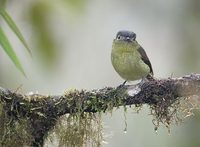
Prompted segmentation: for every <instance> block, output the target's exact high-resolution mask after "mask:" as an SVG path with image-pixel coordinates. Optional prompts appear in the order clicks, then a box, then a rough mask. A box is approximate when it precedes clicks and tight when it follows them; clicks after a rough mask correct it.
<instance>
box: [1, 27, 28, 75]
mask: <svg viewBox="0 0 200 147" xmlns="http://www.w3.org/2000/svg"><path fill="white" fill-rule="evenodd" d="M0 45H1V46H2V47H3V49H4V51H5V52H6V53H7V55H8V56H9V57H10V59H11V60H12V61H13V63H14V64H15V66H16V67H17V68H18V69H19V70H20V71H21V72H22V73H23V75H24V76H26V75H25V72H24V70H23V68H22V66H21V63H20V61H19V59H18V58H17V55H16V54H15V52H14V50H13V48H12V46H11V44H10V42H9V41H8V39H7V37H6V35H5V34H4V32H3V30H2V28H1V27H0Z"/></svg>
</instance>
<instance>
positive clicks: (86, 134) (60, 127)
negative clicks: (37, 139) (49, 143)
mask: <svg viewBox="0 0 200 147" xmlns="http://www.w3.org/2000/svg"><path fill="white" fill-rule="evenodd" d="M102 128H103V127H102V123H101V114H100V113H97V114H94V113H82V114H78V113H76V114H70V115H65V116H63V117H62V118H61V119H60V120H59V121H58V122H57V125H56V126H55V128H54V130H52V132H51V133H50V135H49V138H48V139H49V140H52V139H53V138H57V140H59V146H67V147H74V146H77V147H82V146H95V147H99V146H101V143H102V139H103V137H102Z"/></svg>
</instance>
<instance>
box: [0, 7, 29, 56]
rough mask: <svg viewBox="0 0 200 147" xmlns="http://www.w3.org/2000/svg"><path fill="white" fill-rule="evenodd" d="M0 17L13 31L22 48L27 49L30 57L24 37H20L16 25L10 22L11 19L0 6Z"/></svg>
mask: <svg viewBox="0 0 200 147" xmlns="http://www.w3.org/2000/svg"><path fill="white" fill-rule="evenodd" d="M0 15H1V16H2V17H3V18H4V20H5V21H6V23H7V24H8V25H9V26H10V28H11V29H12V30H13V32H14V33H15V34H16V36H17V37H18V38H19V40H20V41H21V42H22V44H23V45H24V47H25V48H26V49H27V51H28V52H29V54H30V55H31V56H32V53H31V50H30V48H29V46H28V44H27V43H26V41H25V39H24V37H23V36H22V34H21V32H20V31H19V29H18V27H17V25H16V24H15V22H14V21H13V20H12V18H11V17H10V16H9V14H8V13H7V12H6V11H5V10H4V8H3V7H1V6H0Z"/></svg>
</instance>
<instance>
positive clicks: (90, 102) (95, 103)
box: [0, 74, 200, 146]
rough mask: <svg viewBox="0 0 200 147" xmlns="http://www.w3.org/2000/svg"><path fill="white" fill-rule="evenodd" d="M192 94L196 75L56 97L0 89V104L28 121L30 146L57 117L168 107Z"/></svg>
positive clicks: (199, 85) (198, 91)
mask: <svg viewBox="0 0 200 147" xmlns="http://www.w3.org/2000/svg"><path fill="white" fill-rule="evenodd" d="M192 95H198V96H199V95H200V74H191V75H187V76H184V77H181V78H168V79H161V80H152V81H146V82H145V83H143V84H137V85H126V86H122V87H118V88H113V87H106V88H102V89H97V90H92V91H87V90H80V91H78V90H71V91H68V92H66V93H64V94H63V95H60V96H53V95H51V96H50V95H40V94H32V95H25V94H19V93H17V92H15V91H11V90H7V89H4V88H0V103H2V104H3V108H4V111H5V112H6V113H7V114H9V116H10V117H12V119H19V118H22V117H24V118H28V119H29V120H30V122H31V125H32V127H34V128H35V129H34V130H33V132H32V135H33V136H36V137H35V141H34V143H35V144H34V143H33V145H36V146H37V145H38V144H40V145H41V144H43V140H41V138H43V137H44V135H45V134H46V133H47V132H48V131H49V130H50V129H51V128H52V127H53V126H54V125H55V123H56V120H57V118H59V117H60V116H62V115H64V114H67V113H76V112H93V113H95V112H102V111H103V112H105V111H108V110H110V109H112V108H113V107H119V106H126V105H133V104H135V105H142V104H148V105H151V106H156V105H158V104H159V103H161V102H162V104H163V102H165V103H167V102H168V105H167V106H169V105H171V104H173V103H174V102H175V101H176V100H177V99H179V98H181V97H187V96H192ZM38 124H39V125H38ZM43 126H45V128H44V127H43Z"/></svg>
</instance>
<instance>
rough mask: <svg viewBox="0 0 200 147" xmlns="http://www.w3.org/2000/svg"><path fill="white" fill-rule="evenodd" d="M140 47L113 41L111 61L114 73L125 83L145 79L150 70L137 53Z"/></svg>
mask: <svg viewBox="0 0 200 147" xmlns="http://www.w3.org/2000/svg"><path fill="white" fill-rule="evenodd" d="M138 48H140V45H139V44H138V43H137V42H136V41H134V42H125V41H122V40H115V39H114V41H113V46H112V52H111V61H112V65H113V67H114V69H115V70H116V72H117V73H118V74H119V75H120V76H121V77H122V78H123V79H125V80H127V81H134V80H138V79H142V78H145V77H146V76H147V75H148V74H149V73H150V68H149V66H148V65H147V64H145V63H144V62H143V60H142V59H141V55H140V53H139V52H138Z"/></svg>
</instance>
